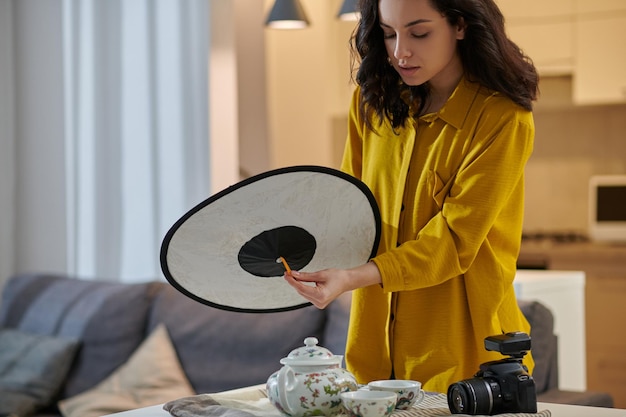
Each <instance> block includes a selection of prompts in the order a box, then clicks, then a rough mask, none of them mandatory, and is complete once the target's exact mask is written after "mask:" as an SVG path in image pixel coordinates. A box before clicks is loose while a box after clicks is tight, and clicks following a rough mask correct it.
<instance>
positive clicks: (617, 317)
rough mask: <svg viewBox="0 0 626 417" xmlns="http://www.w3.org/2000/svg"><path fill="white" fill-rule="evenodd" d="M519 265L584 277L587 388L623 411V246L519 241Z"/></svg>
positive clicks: (625, 249) (625, 334)
mask: <svg viewBox="0 0 626 417" xmlns="http://www.w3.org/2000/svg"><path fill="white" fill-rule="evenodd" d="M519 263H520V264H527V265H536V266H537V267H546V268H548V269H550V270H559V271H564V270H569V271H583V272H584V273H585V310H584V311H585V322H584V323H581V326H584V328H585V333H586V357H587V389H588V390H590V391H603V392H608V393H610V394H611V395H612V396H613V399H614V401H615V406H616V407H619V408H625V407H626V356H624V354H623V352H626V331H625V330H626V324H625V323H624V317H626V244H622V245H620V244H602V243H593V242H572V243H569V242H558V241H557V242H555V241H553V240H550V239H544V240H538V241H534V240H532V241H530V242H528V241H524V242H522V249H521V252H520V258H519ZM565 348H567V347H565ZM566 366H567V365H566ZM568 366H574V367H575V366H579V365H577V364H570V365H568Z"/></svg>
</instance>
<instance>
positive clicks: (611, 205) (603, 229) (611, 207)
mask: <svg viewBox="0 0 626 417" xmlns="http://www.w3.org/2000/svg"><path fill="white" fill-rule="evenodd" d="M589 237H590V238H591V239H592V240H594V241H600V242H622V243H624V242H626V175H594V176H592V177H591V179H590V180H589Z"/></svg>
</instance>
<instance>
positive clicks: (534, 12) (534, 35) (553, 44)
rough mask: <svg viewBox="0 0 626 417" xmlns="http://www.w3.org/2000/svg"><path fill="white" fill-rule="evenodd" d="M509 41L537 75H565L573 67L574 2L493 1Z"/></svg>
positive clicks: (542, 0)
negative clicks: (534, 69)
mask: <svg viewBox="0 0 626 417" xmlns="http://www.w3.org/2000/svg"><path fill="white" fill-rule="evenodd" d="M497 3H498V6H499V7H500V10H501V11H502V14H503V15H504V16H505V19H506V29H507V34H508V35H509V37H510V38H511V39H512V40H513V41H514V42H515V43H516V44H517V45H518V46H519V47H520V48H521V49H522V50H523V51H524V53H525V54H526V55H528V56H529V57H531V59H532V60H533V63H534V64H535V66H536V67H537V69H538V71H539V72H540V73H541V75H564V74H566V75H569V74H571V73H572V71H573V67H574V31H575V21H576V19H575V13H576V0H550V1H548V2H547V1H545V0H525V1H519V0H497Z"/></svg>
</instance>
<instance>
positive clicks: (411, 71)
mask: <svg viewBox="0 0 626 417" xmlns="http://www.w3.org/2000/svg"><path fill="white" fill-rule="evenodd" d="M419 69H420V67H409V66H406V67H398V71H399V72H400V75H401V76H403V77H410V76H412V75H415V73H416V72H417V71H418V70H419Z"/></svg>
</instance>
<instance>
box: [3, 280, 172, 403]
mask: <svg viewBox="0 0 626 417" xmlns="http://www.w3.org/2000/svg"><path fill="white" fill-rule="evenodd" d="M165 286H166V284H164V283H148V284H122V283H112V282H104V281H86V280H78V279H72V278H66V277H62V276H56V275H42V274H39V275H20V276H16V277H13V278H12V279H11V280H10V281H9V282H8V283H7V285H6V286H5V289H4V293H3V302H2V304H1V310H0V327H9V328H15V329H19V330H22V331H26V332H31V333H37V334H43V335H58V336H63V337H67V338H74V339H80V340H81V342H82V344H81V349H80V351H79V353H78V355H77V358H76V362H75V366H74V367H73V368H72V370H71V371H70V373H69V375H68V379H67V383H66V385H65V388H64V390H63V392H62V397H63V398H65V397H70V396H73V395H76V394H78V393H80V392H83V391H85V390H87V389H89V388H91V387H93V386H95V385H96V384H97V383H98V382H100V381H102V380H103V379H105V378H106V377H107V376H108V375H109V374H111V373H112V372H113V371H114V370H115V369H117V368H118V367H119V366H120V365H121V364H122V363H124V362H125V361H126V359H127V358H128V357H129V356H130V355H131V354H132V352H133V351H134V350H135V349H136V348H137V346H139V344H140V343H141V341H142V340H143V339H144V337H145V334H146V333H145V331H146V323H147V314H148V311H149V307H150V303H151V301H152V299H153V298H154V295H155V294H156V292H158V290H160V289H162V288H164V287H165Z"/></svg>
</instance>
